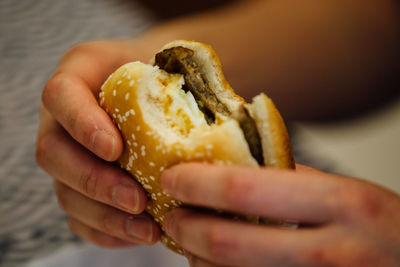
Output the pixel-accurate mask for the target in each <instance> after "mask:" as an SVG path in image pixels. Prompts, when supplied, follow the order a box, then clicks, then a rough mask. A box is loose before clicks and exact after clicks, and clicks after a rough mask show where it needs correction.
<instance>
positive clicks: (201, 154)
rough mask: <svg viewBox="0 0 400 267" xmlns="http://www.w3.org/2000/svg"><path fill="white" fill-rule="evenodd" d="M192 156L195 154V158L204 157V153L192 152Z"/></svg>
mask: <svg viewBox="0 0 400 267" xmlns="http://www.w3.org/2000/svg"><path fill="white" fill-rule="evenodd" d="M194 156H195V157H196V158H201V157H204V153H201V152H196V153H194Z"/></svg>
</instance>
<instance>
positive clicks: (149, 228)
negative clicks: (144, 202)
mask: <svg viewBox="0 0 400 267" xmlns="http://www.w3.org/2000/svg"><path fill="white" fill-rule="evenodd" d="M126 233H127V234H128V235H129V236H130V237H133V238H135V239H138V240H141V241H143V242H144V243H146V244H151V243H153V224H152V223H151V221H150V220H149V218H147V217H146V216H143V215H139V216H135V217H134V216H130V217H128V219H127V220H126Z"/></svg>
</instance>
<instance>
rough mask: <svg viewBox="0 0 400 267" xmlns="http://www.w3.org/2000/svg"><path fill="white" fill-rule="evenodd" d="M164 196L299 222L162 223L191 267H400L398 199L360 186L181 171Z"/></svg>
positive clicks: (184, 219)
mask: <svg viewBox="0 0 400 267" xmlns="http://www.w3.org/2000/svg"><path fill="white" fill-rule="evenodd" d="M162 185H163V188H164V190H165V191H166V192H167V193H169V194H170V195H172V196H173V197H175V198H177V199H179V200H181V201H183V202H185V203H188V204H192V205H197V206H204V207H209V208H214V209H220V210H226V211H232V212H235V213H241V214H246V215H258V216H261V217H268V218H274V219H286V220H289V221H297V222H299V223H300V227H299V229H297V230H293V229H284V228H281V227H273V226H266V225H254V224H248V223H244V222H238V221H230V220H225V219H222V218H218V217H215V216H211V215H207V214H203V213H199V212H196V211H193V210H188V209H175V210H173V211H171V212H170V213H168V214H167V215H166V217H165V220H164V226H165V228H166V232H167V234H168V235H170V236H171V237H172V238H174V239H175V240H176V241H177V242H178V243H179V244H181V245H182V247H183V248H184V249H185V250H186V254H187V256H188V258H189V262H190V263H191V265H192V266H219V265H221V266H399V265H400V212H399V211H400V197H399V196H398V195H396V194H395V193H393V192H390V191H388V190H386V189H383V188H380V187H378V186H375V185H372V184H370V183H367V182H363V181H361V180H357V179H352V178H347V177H341V176H337V175H332V174H327V173H324V172H321V171H318V170H315V169H312V168H307V167H304V166H298V169H297V171H288V170H276V169H275V170H274V169H267V168H260V169H257V168H247V167H232V166H225V167H224V166H213V165H206V164H197V163H190V164H183V165H178V166H175V167H172V168H171V169H169V170H167V171H165V172H164V174H163V177H162Z"/></svg>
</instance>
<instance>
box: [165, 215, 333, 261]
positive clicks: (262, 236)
mask: <svg viewBox="0 0 400 267" xmlns="http://www.w3.org/2000/svg"><path fill="white" fill-rule="evenodd" d="M164 226H165V229H166V232H167V234H168V235H169V236H171V237H172V238H173V239H174V240H176V241H177V242H178V243H179V244H180V245H181V246H182V247H183V248H184V249H185V250H188V251H189V252H190V253H191V254H194V255H196V256H198V257H200V258H202V259H206V260H207V261H209V262H216V263H217V264H223V265H229V266H292V264H293V263H296V264H297V265H296V266H303V265H302V263H303V262H305V261H306V260H305V258H303V257H305V255H308V251H310V248H311V247H321V245H322V244H324V243H325V242H326V240H325V239H324V238H325V237H326V236H325V235H323V233H324V232H325V229H324V228H321V229H314V230H287V229H281V228H272V227H271V228H270V227H266V226H260V225H253V224H245V223H240V222H236V221H227V220H223V219H221V218H217V217H213V216H210V215H204V214H200V213H196V212H193V211H189V210H185V209H175V210H173V211H171V212H170V213H168V214H167V216H166V217H165V219H164ZM193 229H196V230H195V231H193ZM304 266H307V265H306V264H304Z"/></svg>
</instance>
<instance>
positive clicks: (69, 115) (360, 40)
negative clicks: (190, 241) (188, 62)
mask: <svg viewBox="0 0 400 267" xmlns="http://www.w3.org/2000/svg"><path fill="white" fill-rule="evenodd" d="M395 4H396V3H395V1H389V0H384V1H377V0H365V1H361V0H356V1H343V0H340V1H339V0H338V1H333V0H332V1H317V0H304V1H294V0H293V1H289V0H286V1H282V0H280V1H278V0H271V1H242V2H239V3H237V4H234V5H232V6H228V7H226V8H223V9H218V10H214V11H210V12H208V13H204V14H199V15H194V16H191V17H184V18H180V19H177V20H174V21H170V22H167V23H163V24H161V25H158V26H156V27H154V28H153V29H151V30H149V31H148V32H146V33H144V34H143V35H141V36H139V37H137V38H135V39H132V40H114V41H97V42H89V43H84V44H80V45H77V46H75V47H73V48H72V49H70V50H69V51H67V52H66V53H65V55H64V56H63V57H62V59H61V61H60V64H59V66H58V68H57V69H56V71H55V73H54V75H53V76H52V77H51V78H50V79H49V81H48V83H47V85H46V87H45V88H44V91H43V95H42V100H43V105H42V110H41V125H40V129H39V132H38V140H37V150H36V158H37V162H38V164H39V165H40V166H41V167H42V168H43V169H44V170H45V171H46V172H47V173H49V174H50V176H52V177H53V179H54V183H55V189H56V193H57V196H58V199H59V202H60V205H61V207H62V208H63V209H64V210H65V212H66V214H67V216H68V220H69V225H70V228H71V230H72V231H73V232H74V233H76V234H77V235H78V236H80V237H82V238H84V239H87V240H89V241H91V242H93V243H95V244H98V245H101V246H105V247H125V246H134V245H137V244H153V243H154V242H156V241H157V240H158V239H159V236H160V229H159V228H158V226H157V224H155V223H154V222H153V221H152V220H151V218H149V217H148V216H147V215H145V214H142V211H143V209H144V207H145V206H146V195H145V193H144V191H143V189H142V188H141V187H140V186H139V185H138V183H136V182H135V181H134V180H133V179H131V177H130V176H129V175H127V174H126V173H125V172H124V171H122V170H121V169H119V168H118V167H116V166H115V165H114V164H112V162H113V161H115V160H116V159H118V157H119V156H120V154H121V153H122V150H123V142H122V139H121V136H120V134H119V132H118V129H117V128H116V127H115V126H114V125H113V123H112V121H111V119H110V118H109V117H108V115H107V114H106V113H105V112H104V111H103V110H102V109H101V108H100V107H99V105H98V103H97V95H98V93H99V88H100V86H101V84H102V83H103V82H104V81H105V79H106V78H107V76H108V75H109V74H110V73H112V72H113V71H114V70H115V69H116V68H117V67H119V66H120V65H122V64H124V63H127V62H130V61H134V60H141V61H144V62H148V60H149V58H151V57H152V56H153V55H154V53H155V52H156V51H157V50H158V49H159V48H160V47H161V46H162V45H164V44H165V43H166V42H168V41H171V40H174V39H194V40H198V41H203V42H205V43H209V44H211V45H212V46H213V47H214V48H215V49H216V50H217V53H218V55H219V56H220V58H221V61H222V64H223V66H224V72H225V74H226V76H227V79H228V80H229V82H230V83H231V84H232V87H233V88H234V89H235V91H237V92H238V94H240V95H243V96H245V97H246V98H250V97H251V96H253V95H255V94H256V93H258V92H260V91H265V92H266V93H267V94H268V95H269V96H270V97H272V98H273V99H274V101H275V102H276V103H277V105H278V108H279V109H280V111H281V112H282V114H283V116H284V117H285V118H286V119H287V120H296V119H314V118H324V119H328V118H330V117H332V116H335V115H336V114H339V113H345V114H349V113H350V112H354V111H358V110H360V109H363V108H364V107H367V106H369V105H371V103H374V102H375V99H376V97H377V95H378V94H383V93H384V92H385V90H386V91H390V88H389V87H382V86H380V84H379V83H377V81H381V80H382V81H386V80H385V79H384V78H387V77H386V76H384V74H385V73H391V72H393V71H394V70H396V68H395V64H398V62H399V61H398V60H397V59H398V57H399V55H398V53H399V52H398V49H397V47H399V40H398V38H399V37H398V36H399V35H398V34H397V33H398V32H399V24H398V15H397V13H396V12H397V11H398V10H397V9H396V8H397V6H396V5H395ZM342 10H346V12H342ZM339 18H340V19H339ZM367 22H368V23H367ZM315 25H320V27H315ZM371 25H372V26H373V27H372V26H371ZM254 29H256V30H254ZM371 36H373V37H371ZM398 69H399V68H397V70H398ZM316 73H317V74H316ZM397 77H399V76H397ZM321 92H323V93H321ZM210 169H211V168H210ZM321 175H322V174H321ZM277 176H279V174H277ZM277 179H279V177H278V178H277ZM374 192H375V191H374ZM288 193H290V191H289V192H288ZM378 195H379V196H381V195H383V194H378ZM310 197H311V196H310ZM76 203H80V204H79V205H77V204H76ZM347 209H350V207H349V208H347Z"/></svg>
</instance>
